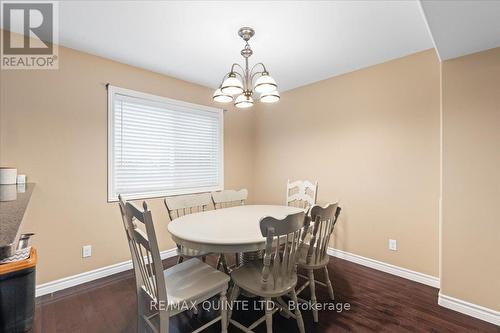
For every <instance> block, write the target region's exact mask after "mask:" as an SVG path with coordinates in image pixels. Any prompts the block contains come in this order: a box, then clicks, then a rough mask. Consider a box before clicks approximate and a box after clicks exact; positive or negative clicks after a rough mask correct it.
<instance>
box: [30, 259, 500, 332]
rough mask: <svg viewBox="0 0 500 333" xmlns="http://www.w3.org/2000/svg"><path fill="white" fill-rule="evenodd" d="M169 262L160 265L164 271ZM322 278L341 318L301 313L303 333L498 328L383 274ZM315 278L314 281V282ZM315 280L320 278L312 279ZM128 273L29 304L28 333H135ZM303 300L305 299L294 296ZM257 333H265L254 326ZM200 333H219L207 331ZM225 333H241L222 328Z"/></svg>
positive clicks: (356, 271) (336, 267) (336, 266)
mask: <svg viewBox="0 0 500 333" xmlns="http://www.w3.org/2000/svg"><path fill="white" fill-rule="evenodd" d="M175 262H176V258H171V259H168V260H166V261H165V266H166V267H167V266H171V265H173V264H174V263H175ZM329 271H330V276H331V277H332V280H333V286H334V290H335V295H336V301H335V304H336V305H337V306H340V305H339V304H340V303H343V304H344V306H345V305H346V304H349V307H350V308H349V310H343V311H342V312H336V311H327V310H325V311H320V313H319V324H316V325H315V324H314V323H313V320H312V314H311V312H310V311H302V314H303V317H304V322H305V326H306V332H325V333H326V332H496V333H500V328H499V327H497V326H495V325H492V324H489V323H486V322H483V321H481V320H478V319H475V318H471V317H468V316H465V315H462V314H460V313H458V312H454V311H452V310H448V309H445V308H443V307H440V306H439V305H438V304H437V293H438V290H437V289H435V288H432V287H428V286H425V285H422V284H419V283H416V282H412V281H409V280H405V279H402V278H399V277H396V276H393V275H390V274H386V273H383V272H379V271H376V270H373V269H370V268H367V267H363V266H360V265H357V264H353V263H351V262H348V261H344V260H341V259H338V258H332V259H331V260H330V264H329ZM318 275H319V274H318ZM319 278H320V279H321V278H322V276H319ZM134 284H135V282H134V278H133V275H132V271H128V272H123V273H120V274H117V275H114V276H110V277H107V278H103V279H100V280H96V281H93V282H90V283H87V284H84V285H80V286H77V287H74V288H70V289H66V290H62V291H60V292H57V293H54V294H52V295H45V296H42V297H40V298H39V299H37V305H36V312H35V324H34V327H33V330H32V331H31V332H32V333H33V332H44V333H45V332H47V333H48V332H50V333H53V332H54V333H57V332H71V333H76V332H92V333H99V332H106V333H111V332H135V331H136V299H135V290H134V289H135V285H134ZM316 292H317V295H318V300H319V301H321V302H325V303H328V294H327V292H326V290H325V289H324V288H323V287H321V286H317V290H316ZM302 296H304V297H305V298H307V299H309V294H308V292H304V294H303V295H302ZM214 315H215V313H207V312H203V311H202V312H200V314H199V315H198V316H196V315H194V314H193V313H192V312H184V313H182V314H180V315H177V316H175V317H173V319H172V320H171V322H170V332H174V333H177V332H190V331H192V330H193V329H196V328H197V327H200V326H201V325H203V323H205V322H207V321H209V320H210V318H212V317H213V316H214ZM261 315H262V312H261V311H257V310H253V311H252V310H250V311H236V312H235V313H234V315H233V318H234V319H237V320H238V321H240V322H243V323H245V324H248V323H250V322H252V321H253V320H255V319H256V318H258V317H260V316H261ZM273 327H274V332H276V333H280V332H287V333H294V332H298V329H297V326H296V323H295V321H294V320H293V319H285V318H284V317H282V316H280V315H279V314H275V315H274V317H273ZM256 331H257V332H265V325H260V326H259V327H258V329H257V330H256ZM206 332H220V326H219V325H218V324H217V325H214V326H212V328H210V329H208V330H206ZM229 332H241V331H239V330H238V329H237V328H235V327H234V326H230V328H229Z"/></svg>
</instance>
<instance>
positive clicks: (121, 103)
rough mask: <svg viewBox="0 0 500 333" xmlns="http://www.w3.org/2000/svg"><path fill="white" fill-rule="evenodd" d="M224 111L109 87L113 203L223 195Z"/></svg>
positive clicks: (109, 176)
mask: <svg viewBox="0 0 500 333" xmlns="http://www.w3.org/2000/svg"><path fill="white" fill-rule="evenodd" d="M223 180H224V168H223V114H222V110H221V109H215V108H211V107H208V106H201V105H195V104H191V103H186V102H181V101H176V100H171V99H167V98H164V97H159V96H153V95H149V94H144V93H140V92H136V91H132V90H128V89H122V88H118V87H112V86H108V199H109V200H110V201H114V200H116V199H117V198H118V195H119V194H121V195H123V196H124V197H125V198H129V199H137V198H151V197H158V196H168V195H175V194H186V193H196V192H205V191H214V190H221V189H223V187H224V185H223Z"/></svg>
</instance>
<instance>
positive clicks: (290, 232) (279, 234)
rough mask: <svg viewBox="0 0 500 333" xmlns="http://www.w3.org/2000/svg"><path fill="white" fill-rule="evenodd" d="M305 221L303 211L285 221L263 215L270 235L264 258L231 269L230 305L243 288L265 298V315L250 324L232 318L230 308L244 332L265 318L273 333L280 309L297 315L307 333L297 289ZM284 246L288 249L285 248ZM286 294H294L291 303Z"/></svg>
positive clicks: (262, 225) (263, 225)
mask: <svg viewBox="0 0 500 333" xmlns="http://www.w3.org/2000/svg"><path fill="white" fill-rule="evenodd" d="M304 223H305V214H304V213H303V212H300V213H296V214H292V215H288V216H286V217H285V218H284V219H282V220H279V219H276V218H274V217H269V216H268V217H264V218H262V219H261V220H260V230H261V233H262V236H264V237H265V238H266V249H265V252H264V258H263V260H262V261H253V262H249V263H246V264H244V265H243V266H241V267H238V268H236V269H235V270H233V271H232V272H231V279H232V281H233V283H234V286H233V289H232V291H231V295H230V304H232V302H233V301H234V300H235V299H236V298H237V297H238V295H239V293H240V290H243V291H245V292H248V293H250V294H252V295H256V296H259V297H262V298H264V299H265V316H263V317H262V318H260V319H258V320H256V321H255V322H254V323H252V324H251V325H250V326H249V327H245V326H243V325H242V324H240V323H239V322H237V321H235V320H232V319H231V315H230V314H231V306H230V307H229V315H228V316H229V321H230V322H231V323H232V324H233V325H235V326H236V327H238V328H239V329H241V330H243V331H244V332H253V329H254V328H255V327H257V326H258V325H260V324H261V323H263V322H264V321H265V322H266V328H267V333H272V331H273V317H272V316H273V314H274V313H275V312H276V311H278V310H279V309H281V310H283V311H284V312H285V313H286V314H287V315H289V316H291V317H293V318H295V319H296V320H297V325H298V327H299V331H300V332H301V333H304V332H305V329H304V322H303V320H302V315H301V313H300V310H299V307H298V306H297V294H296V292H295V286H296V284H297V260H298V249H299V245H300V240H301V238H302V233H303V232H304ZM282 245H283V246H284V249H283V250H282V251H281V250H280V249H281V248H282ZM284 295H290V297H291V301H290V302H289V304H286V303H285V301H284V300H283V299H282V296H284ZM275 300H276V302H275ZM289 306H290V307H289ZM291 308H293V309H294V312H292V311H291Z"/></svg>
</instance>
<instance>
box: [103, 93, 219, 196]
mask: <svg viewBox="0 0 500 333" xmlns="http://www.w3.org/2000/svg"><path fill="white" fill-rule="evenodd" d="M107 89H108V94H107V96H108V104H107V108H108V112H107V117H108V119H107V122H108V135H107V141H108V142H107V154H108V159H107V169H108V170H107V192H108V193H107V197H108V202H117V201H118V195H117V194H116V195H115V193H114V192H115V191H114V188H115V177H114V171H115V170H114V157H115V154H114V134H115V133H114V129H115V128H114V127H115V126H114V125H115V123H114V122H115V117H114V111H115V110H114V109H115V108H114V102H115V95H124V96H129V97H132V98H139V99H144V100H145V101H146V102H149V101H150V102H156V103H162V104H167V105H169V104H170V105H173V106H179V107H183V108H189V109H192V111H193V112H195V111H199V110H201V111H208V112H215V113H218V114H219V161H218V163H219V175H218V176H219V177H218V178H219V179H218V184H217V185H216V186H210V187H198V188H185V189H177V190H164V191H154V192H148V191H146V192H141V193H136V194H125V195H123V198H124V199H132V200H135V199H152V198H160V197H167V196H171V195H181V194H193V193H202V192H211V191H221V190H223V189H224V110H223V109H219V108H215V107H211V106H206V105H200V104H194V103H189V102H184V101H179V100H175V99H171V98H167V97H163V96H158V95H153V94H148V93H144V92H140V91H136V90H131V89H126V88H120V87H116V86H112V85H109V84H108V85H107ZM179 112H191V110H186V111H179Z"/></svg>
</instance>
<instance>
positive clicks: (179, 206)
mask: <svg viewBox="0 0 500 333" xmlns="http://www.w3.org/2000/svg"><path fill="white" fill-rule="evenodd" d="M211 205H212V196H211V195H210V193H199V194H188V195H177V196H173V197H166V198H165V206H166V207H167V212H168V216H169V217H170V221H173V220H174V219H176V218H179V217H181V216H184V215H188V214H192V213H198V212H203V211H206V210H208V208H209V207H210V206H211ZM208 254H209V253H208V252H204V251H199V250H194V249H190V248H187V247H185V246H182V245H179V244H177V255H178V256H179V257H178V261H177V262H178V263H181V262H182V261H183V260H184V259H185V258H196V257H201V258H202V260H203V261H205V256H206V255H208Z"/></svg>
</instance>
